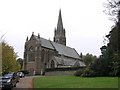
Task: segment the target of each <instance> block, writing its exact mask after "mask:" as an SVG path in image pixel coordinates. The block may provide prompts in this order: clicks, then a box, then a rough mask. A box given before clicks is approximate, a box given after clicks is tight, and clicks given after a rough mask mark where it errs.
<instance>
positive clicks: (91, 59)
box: [82, 53, 97, 66]
mask: <svg viewBox="0 0 120 90" xmlns="http://www.w3.org/2000/svg"><path fill="white" fill-rule="evenodd" d="M82 59H83V61H84V62H85V64H86V65H87V66H89V65H91V64H92V63H94V61H95V60H96V59H97V57H96V56H93V55H92V54H89V53H87V54H86V55H85V56H83V58H82Z"/></svg>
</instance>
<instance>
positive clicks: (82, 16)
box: [0, 0, 114, 58]
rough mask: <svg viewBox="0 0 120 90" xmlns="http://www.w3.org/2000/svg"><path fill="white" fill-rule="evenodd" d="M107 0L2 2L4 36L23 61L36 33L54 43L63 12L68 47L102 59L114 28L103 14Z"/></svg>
mask: <svg viewBox="0 0 120 90" xmlns="http://www.w3.org/2000/svg"><path fill="white" fill-rule="evenodd" d="M106 1H107V0H0V36H2V35H4V37H3V38H2V39H3V40H5V41H6V42H7V43H8V44H9V45H11V46H13V47H14V50H15V52H16V53H17V55H18V56H19V57H20V58H23V53H24V44H25V41H26V37H27V36H28V37H29V38H30V36H31V34H32V32H34V34H35V35H38V33H39V34H40V36H41V37H43V38H45V39H50V40H53V37H54V29H55V28H56V26H57V21H58V15H59V10H60V9H61V13H62V21H63V27H64V28H65V30H66V41H67V42H66V43H67V46H69V47H72V48H75V49H76V51H77V52H78V53H79V54H80V53H81V52H82V54H83V55H86V54H87V53H90V54H93V55H96V56H99V55H100V54H101V51H100V47H101V46H103V45H104V43H103V40H104V38H103V37H104V36H105V35H107V34H108V33H109V31H110V30H111V26H112V25H113V24H114V23H113V22H112V21H110V20H109V16H108V15H106V14H105V13H104V12H103V11H104V10H105V9H106V8H104V7H103V3H105V2H106Z"/></svg>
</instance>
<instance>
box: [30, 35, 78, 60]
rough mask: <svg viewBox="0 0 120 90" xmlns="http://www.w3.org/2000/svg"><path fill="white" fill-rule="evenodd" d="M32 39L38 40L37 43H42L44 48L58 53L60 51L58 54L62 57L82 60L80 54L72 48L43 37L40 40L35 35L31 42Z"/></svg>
mask: <svg viewBox="0 0 120 90" xmlns="http://www.w3.org/2000/svg"><path fill="white" fill-rule="evenodd" d="M31 39H36V40H37V41H40V42H41V45H42V47H45V48H49V49H52V50H56V51H58V54H60V55H64V56H68V57H72V58H76V59H80V57H79V54H78V53H77V51H76V50H75V49H74V48H71V47H68V46H65V45H62V44H59V43H56V42H53V41H50V40H47V39H45V38H42V37H39V38H38V36H36V35H34V34H32V36H31V38H30V40H31Z"/></svg>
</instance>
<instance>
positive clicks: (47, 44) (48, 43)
mask: <svg viewBox="0 0 120 90" xmlns="http://www.w3.org/2000/svg"><path fill="white" fill-rule="evenodd" d="M40 40H41V45H42V46H43V47H46V48H49V49H53V50H54V49H55V48H54V47H53V46H52V44H51V42H50V41H49V40H47V39H44V38H41V37H40Z"/></svg>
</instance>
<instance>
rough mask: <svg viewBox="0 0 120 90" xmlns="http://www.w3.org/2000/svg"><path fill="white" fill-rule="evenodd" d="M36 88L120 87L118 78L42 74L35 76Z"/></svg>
mask: <svg viewBox="0 0 120 90" xmlns="http://www.w3.org/2000/svg"><path fill="white" fill-rule="evenodd" d="M34 88H118V78H117V77H94V78H88V77H86V78H85V77H75V76H43V77H42V76H41V77H35V78H34Z"/></svg>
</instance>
